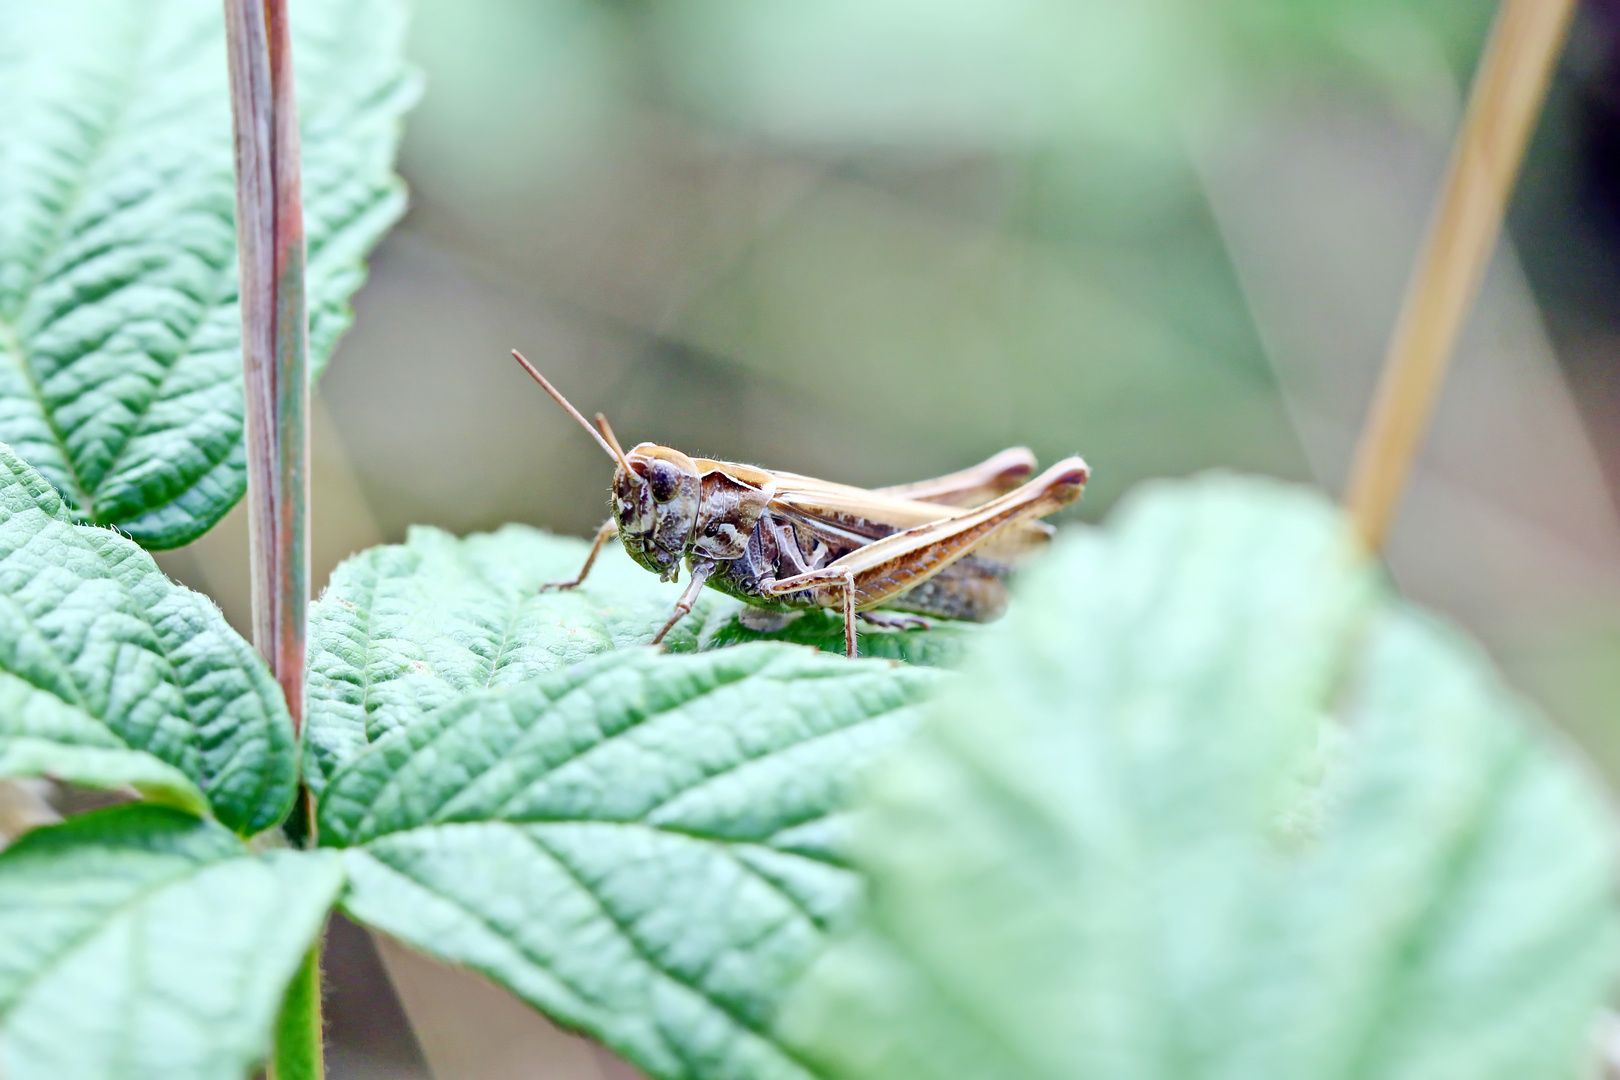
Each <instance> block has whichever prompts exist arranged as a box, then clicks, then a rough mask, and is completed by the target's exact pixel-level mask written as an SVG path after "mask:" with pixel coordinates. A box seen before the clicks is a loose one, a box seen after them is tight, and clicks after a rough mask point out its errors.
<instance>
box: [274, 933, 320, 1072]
mask: <svg viewBox="0 0 1620 1080" xmlns="http://www.w3.org/2000/svg"><path fill="white" fill-rule="evenodd" d="M274 1055H275V1056H274V1058H273V1059H272V1060H271V1062H270V1077H271V1080H323V1078H324V1077H325V1076H326V1067H325V1066H324V1065H323V1064H322V1061H321V943H320V939H318V938H317V939H316V941H315V944H314V945H312V946H310V950H309V952H307V953H305V954H304V960H303V962H302V963H301V964H299V965H298V973H297V974H296V975H294V976H293V980H292V982H291V983H289V984H288V985H287V996H286V997H285V998H283V999H282V1002H281V1015H280V1016H279V1017H278V1018H277V1019H276V1042H275V1050H274Z"/></svg>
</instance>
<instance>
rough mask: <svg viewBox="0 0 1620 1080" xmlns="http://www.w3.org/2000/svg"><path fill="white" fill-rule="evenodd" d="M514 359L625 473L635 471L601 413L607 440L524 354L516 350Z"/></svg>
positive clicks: (600, 418) (597, 415) (598, 415)
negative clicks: (589, 434)
mask: <svg viewBox="0 0 1620 1080" xmlns="http://www.w3.org/2000/svg"><path fill="white" fill-rule="evenodd" d="M512 358H513V359H514V360H516V361H517V362H518V363H520V364H522V365H523V370H524V371H527V372H528V373H529V374H530V375H533V376H534V381H535V382H537V383H539V384H540V386H541V387H542V388H543V389H544V390H545V392H546V393H548V394H550V395H551V396H552V397H553V398H554V399H555V400H556V402H557V404H559V405H561V406H562V407H563V408H564V409H565V410H567V412H568V415H569V416H572V417H573V418H574V419H575V420H578V421H579V422H580V425H581V426H582V427H584V429H585V430H586V431H588V432H590V433H591V438H593V439H595V440H596V441H597V442H598V443H599V444H601V447H602V449H603V450H606V451H607V454H608V457H610V458H612V459H613V460H614V461H617V462H618V463H619V465H620V467H622V468H623V469H624V471H625V472H631V471H633V470H632V469H631V468H630V460H629V459H628V458H626V457H625V456H624V451H623V450H621V449H619V441H618V440H617V439H614V438H613V429H612V428H609V427H608V426H607V420H606V419H604V418H603V416H602V414H601V413H597V414H596V418H597V419H598V420H601V422H602V428H603V430H604V431H606V432H607V433H608V438H606V439H604V438H603V437H602V435H601V432H599V431H597V430H596V429H595V428H593V427H591V422H590V421H589V420H587V419H585V417H584V416H582V415H580V411H579V410H578V409H576V408H574V406H573V405H571V404H569V402H568V399H567V398H565V397H563V396H562V394H561V393H560V392H559V391H558V390H557V388H556V387H555V386H552V385H551V384H550V383H549V382H547V381H546V377H545V376H544V375H542V374H540V372H538V371H536V370H535V367H534V365H533V364H531V363H529V362H528V361H527V360H525V359H524V358H523V354H522V353H520V352H518V351H517V350H516V349H513V350H512ZM610 440H611V441H610Z"/></svg>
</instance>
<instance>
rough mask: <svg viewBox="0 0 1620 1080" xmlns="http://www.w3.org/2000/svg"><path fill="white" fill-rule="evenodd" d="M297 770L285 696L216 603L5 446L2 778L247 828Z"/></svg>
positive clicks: (0, 517) (282, 802) (265, 814)
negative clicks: (148, 803)
mask: <svg viewBox="0 0 1620 1080" xmlns="http://www.w3.org/2000/svg"><path fill="white" fill-rule="evenodd" d="M296 770H297V746H296V744H295V742H294V740H293V734H292V723H291V721H290V720H289V718H288V716H287V708H286V704H285V702H284V701H283V700H282V696H281V688H280V687H279V686H277V685H276V682H275V680H274V679H273V678H272V677H271V676H270V672H269V669H268V668H266V667H265V665H264V662H263V661H262V660H260V659H259V657H258V655H257V654H256V653H254V652H253V649H252V647H251V646H249V645H248V643H247V642H245V641H243V640H242V639H241V638H240V637H239V636H237V634H236V633H235V631H233V630H232V629H231V628H230V627H229V626H228V625H227V624H226V622H225V618H224V616H223V615H221V614H220V611H219V609H218V608H217V607H215V606H214V604H213V602H212V601H210V600H209V599H208V598H207V597H206V596H203V595H201V594H200V593H194V592H192V591H191V590H189V589H185V588H182V587H180V586H178V585H176V584H174V583H173V582H172V581H170V580H169V579H168V578H167V577H165V576H164V575H163V572H162V571H161V570H159V569H158V568H157V566H156V564H154V563H153V561H152V557H151V556H150V555H148V554H147V553H146V552H144V551H142V550H141V549H140V548H139V547H138V546H137V545H135V544H134V543H132V542H131V541H129V540H127V539H125V538H124V537H122V536H119V535H118V534H117V533H114V532H111V531H109V530H107V529H101V528H97V527H96V526H93V525H77V524H74V523H73V521H72V518H71V515H70V514H69V512H68V510H67V508H66V507H65V506H64V505H63V502H62V499H61V497H60V496H59V495H58V494H57V492H56V490H55V489H54V488H52V487H51V485H50V484H48V483H46V481H45V480H44V478H43V477H41V476H40V475H39V473H37V472H35V471H34V470H33V469H31V468H29V467H28V465H27V464H26V463H25V462H23V461H22V460H21V459H19V458H18V457H17V456H16V455H15V454H13V453H12V452H11V451H10V450H9V449H8V448H6V447H5V446H3V445H0V775H13V776H15V775H49V776H55V777H59V778H61V779H64V780H70V781H74V782H77V783H81V784H85V785H89V786H97V787H116V786H119V785H123V784H132V785H134V786H136V787H137V788H141V789H142V790H144V791H146V792H147V793H148V794H150V795H152V796H154V797H157V798H161V799H164V800H166V801H169V802H174V803H177V804H178V805H180V806H183V807H186V808H188V809H192V810H197V811H202V810H204V809H206V807H207V806H212V808H213V811H214V813H215V814H216V815H217V816H218V818H219V820H220V821H222V822H223V823H225V824H226V825H228V826H230V827H231V828H233V829H236V830H237V831H239V832H243V833H252V832H257V831H259V830H261V829H264V828H267V827H269V826H271V825H274V824H275V823H276V822H278V821H280V820H281V819H282V817H283V816H285V814H286V813H287V810H288V808H289V807H290V806H291V804H292V799H293V794H294V790H295V786H296V782H297V772H296ZM205 796H206V803H205V802H204V797H205Z"/></svg>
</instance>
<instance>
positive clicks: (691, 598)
mask: <svg viewBox="0 0 1620 1080" xmlns="http://www.w3.org/2000/svg"><path fill="white" fill-rule="evenodd" d="M712 573H714V563H712V562H694V563H693V564H692V580H691V582H689V583H688V584H687V586H686V591H685V592H683V593H681V598H680V599H679V600H677V601H675V611H674V612H673V613H672V614H671V615H670V617H669V621H668V622H666V623H665V624H664V628H663V629H662V630H660V631H658V633H656V634H654V635H653V639H652V641H650V642H649V643H648V644H651V645H662V644H663V643H664V635H665V634H667V633H669V632H670V631H671V630H673V629H674V628H675V624H676V623H678V622H680V621H681V620H682V619H684V618H686V616H687V614H688V613H689V612H690V611H691V610H692V605H693V604H695V603H697V598H698V593H700V592H702V591H703V583H704V582H705V581H708V580H709V575H710V574H712Z"/></svg>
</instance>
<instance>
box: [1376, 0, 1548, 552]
mask: <svg viewBox="0 0 1620 1080" xmlns="http://www.w3.org/2000/svg"><path fill="white" fill-rule="evenodd" d="M1574 9H1575V0H1502V6H1501V8H1500V9H1499V10H1498V11H1497V15H1496V20H1495V23H1494V24H1493V25H1492V27H1491V34H1490V39H1489V40H1488V41H1487V43H1486V46H1485V54H1484V56H1483V57H1482V58H1481V60H1480V64H1479V70H1478V72H1477V73H1476V74H1475V77H1474V85H1473V89H1472V90H1471V91H1470V94H1469V99H1468V111H1467V114H1466V116H1465V117H1464V119H1463V126H1462V130H1461V131H1460V132H1459V133H1458V136H1457V141H1456V144H1455V146H1454V147H1453V150H1452V157H1451V164H1450V167H1449V170H1448V171H1447V174H1446V179H1445V186H1444V187H1443V189H1442V193H1441V196H1440V203H1439V206H1438V207H1437V208H1436V210H1435V214H1434V218H1433V220H1432V222H1431V223H1430V226H1429V232H1428V235H1427V236H1426V237H1425V239H1424V245H1423V249H1422V252H1421V253H1420V255H1419V257H1418V262H1417V267H1416V269H1415V272H1414V274H1413V277H1412V280H1411V282H1410V283H1409V285H1408V287H1407V292H1406V299H1405V302H1404V305H1403V307H1402V310H1401V315H1400V318H1399V320H1398V321H1397V323H1396V326H1395V333H1394V336H1393V338H1392V339H1391V341H1390V346H1389V353H1388V355H1387V356H1386V357H1385V360H1384V370H1383V374H1382V375H1381V376H1380V378H1379V383H1378V390H1377V393H1376V395H1375V396H1374V399H1373V407H1372V412H1371V414H1370V415H1369V417H1368V419H1367V424H1366V427H1365V428H1363V429H1362V434H1361V441H1360V443H1359V444H1358V445H1357V447H1356V456H1355V461H1354V464H1353V465H1352V467H1351V473H1350V483H1349V485H1348V489H1347V492H1346V495H1345V507H1346V509H1347V510H1348V511H1349V514H1350V519H1351V522H1352V525H1353V527H1354V528H1355V529H1356V531H1357V532H1358V533H1359V534H1360V536H1361V538H1362V540H1363V541H1364V542H1365V543H1366V545H1367V547H1368V549H1369V550H1372V551H1376V550H1378V549H1379V548H1380V547H1382V546H1383V543H1384V538H1385V536H1386V534H1387V533H1388V531H1389V526H1390V523H1391V522H1392V521H1393V520H1394V517H1395V512H1396V510H1397V508H1398V507H1399V504H1400V499H1401V493H1402V492H1403V491H1404V489H1405V487H1406V480H1407V476H1408V474H1409V473H1410V472H1411V468H1412V460H1413V458H1414V457H1415V455H1416V453H1417V450H1418V446H1419V444H1420V442H1421V440H1422V436H1423V430H1424V428H1425V427H1426V426H1427V425H1428V421H1429V416H1430V414H1431V413H1432V412H1433V409H1434V401H1435V398H1436V396H1437V395H1438V394H1439V390H1440V384H1441V382H1442V381H1443V379H1444V377H1445V371H1446V364H1447V362H1448V361H1449V360H1450V357H1451V354H1452V352H1453V350H1454V349H1455V347H1456V343H1457V335H1458V333H1459V331H1460V330H1461V328H1462V323H1463V319H1464V318H1465V317H1466V316H1467V314H1468V309H1469V308H1470V306H1471V305H1472V303H1473V299H1474V294H1475V293H1476V292H1477V290H1478V288H1479V282H1480V279H1481V278H1482V277H1483V276H1484V272H1485V267H1486V265H1487V264H1488V263H1489V261H1490V256H1491V252H1492V250H1493V249H1494V248H1495V246H1496V238H1497V235H1498V233H1499V232H1500V231H1501V227H1502V214H1503V211H1504V210H1505V208H1506V205H1507V199H1508V196H1509V194H1510V193H1511V192H1512V190H1513V182H1514V178H1515V177H1516V176H1517V175H1518V172H1519V163H1520V161H1521V160H1522V159H1523V157H1524V147H1525V144H1526V142H1527V141H1528V140H1529V138H1530V133H1531V131H1532V130H1533V129H1534V126H1535V119H1536V116H1537V114H1538V113H1539V112H1540V110H1541V102H1542V99H1543V98H1544V97H1545V95H1546V90H1547V83H1548V81H1549V79H1550V78H1551V76H1552V69H1553V64H1554V62H1555V61H1556V60H1557V57H1558V52H1559V49H1560V47H1561V46H1562V44H1563V41H1564V36H1565V34H1566V33H1567V32H1568V28H1569V22H1570V16H1571V14H1572V13H1573V12H1574Z"/></svg>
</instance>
